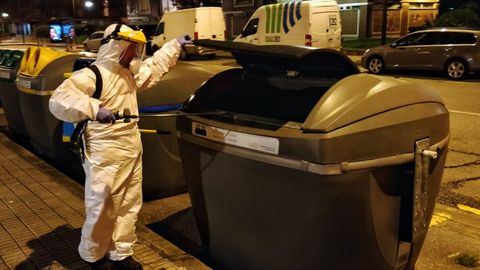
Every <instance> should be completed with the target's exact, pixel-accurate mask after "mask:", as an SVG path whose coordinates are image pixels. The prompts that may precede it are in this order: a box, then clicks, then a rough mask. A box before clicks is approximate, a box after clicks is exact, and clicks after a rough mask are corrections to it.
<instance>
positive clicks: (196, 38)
mask: <svg viewBox="0 0 480 270" xmlns="http://www.w3.org/2000/svg"><path fill="white" fill-rule="evenodd" d="M193 39H195V40H198V32H195V33H193Z"/></svg>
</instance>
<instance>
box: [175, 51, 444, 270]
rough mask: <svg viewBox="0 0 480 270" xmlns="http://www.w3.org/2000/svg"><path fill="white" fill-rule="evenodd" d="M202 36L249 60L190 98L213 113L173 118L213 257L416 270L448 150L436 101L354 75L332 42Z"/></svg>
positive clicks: (416, 90)
mask: <svg viewBox="0 0 480 270" xmlns="http://www.w3.org/2000/svg"><path fill="white" fill-rule="evenodd" d="M208 44H210V46H217V48H221V47H222V46H223V47H225V48H229V49H230V50H232V53H233V54H234V56H235V58H236V59H237V62H239V63H240V64H241V65H242V66H243V68H238V69H232V70H228V71H225V72H222V73H220V74H218V75H216V76H214V77H213V78H212V79H210V80H209V81H208V82H207V83H205V84H204V85H203V86H202V87H201V88H200V89H199V90H198V91H197V92H196V93H195V94H194V96H192V97H191V98H190V99H189V101H188V102H186V104H185V109H184V110H185V112H189V113H198V112H217V114H216V115H213V116H212V115H210V116H208V115H205V116H199V115H192V116H190V117H186V118H179V119H178V121H177V129H178V136H179V147H180V152H181V157H182V160H183V167H184V173H185V178H186V181H187V186H188V190H189V193H190V197H191V201H192V206H193V210H194V214H195V218H196V221H197V224H198V226H199V231H200V234H201V238H202V242H203V244H204V245H205V246H206V247H207V248H208V250H209V252H210V254H211V256H212V257H213V258H214V259H215V260H217V261H219V262H220V263H221V264H223V265H225V266H227V267H228V268H230V269H248V270H255V269H289V270H290V269H329V270H330V269H336V270H338V269H345V270H351V269H356V270H357V269H365V270H372V269H375V270H384V269H388V270H390V269H413V268H414V265H415V262H416V260H417V258H418V255H419V252H420V249H421V247H422V244H423V241H424V239H425V235H426V233H427V229H428V225H429V222H430V219H431V216H432V213H433V209H434V205H435V199H436V197H437V194H438V191H439V186H440V181H441V177H442V173H443V166H444V162H445V157H446V153H447V144H448V138H449V115H448V111H447V109H446V108H445V106H444V104H443V103H442V101H441V100H440V98H439V97H438V96H437V95H436V94H435V93H434V92H432V91H430V90H429V89H426V88H424V87H423V86H421V85H416V84H412V83H408V82H405V81H403V80H400V79H396V78H389V77H380V76H374V75H369V74H356V73H357V69H356V67H355V65H354V64H353V63H352V62H351V61H350V60H349V59H347V58H346V57H344V56H343V55H341V54H339V53H338V52H335V51H330V50H321V49H319V50H308V49H304V48H295V47H286V46H278V47H277V46H268V47H267V46H266V47H263V46H253V45H249V44H241V45H228V44H227V45H222V44H221V43H216V42H204V43H203V45H204V46H206V45H208ZM236 46H237V47H236ZM435 156H436V159H434V157H435Z"/></svg>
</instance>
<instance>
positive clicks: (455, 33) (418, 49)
mask: <svg viewBox="0 0 480 270" xmlns="http://www.w3.org/2000/svg"><path fill="white" fill-rule="evenodd" d="M362 63H363V66H364V67H365V68H366V69H368V70H369V72H371V73H374V74H380V73H382V72H384V71H385V70H400V69H406V70H440V71H443V72H444V74H445V76H447V77H448V78H450V79H454V80H459V79H463V78H465V76H467V75H468V74H469V73H470V72H476V71H480V30H474V29H460V28H434V29H429V30H422V31H417V32H414V33H411V34H408V35H406V36H404V37H402V38H400V39H398V40H396V41H394V42H393V43H391V44H390V45H384V46H379V47H375V48H371V49H368V50H367V51H366V52H365V53H364V54H363V56H362Z"/></svg>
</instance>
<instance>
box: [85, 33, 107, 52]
mask: <svg viewBox="0 0 480 270" xmlns="http://www.w3.org/2000/svg"><path fill="white" fill-rule="evenodd" d="M103 33H104V32H103V31H96V32H94V33H93V34H91V35H90V36H89V37H88V38H87V39H85V40H84V41H83V50H85V51H87V52H89V51H98V49H99V48H100V45H101V44H100V43H101V41H102V38H103Z"/></svg>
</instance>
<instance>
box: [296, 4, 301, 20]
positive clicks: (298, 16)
mask: <svg viewBox="0 0 480 270" xmlns="http://www.w3.org/2000/svg"><path fill="white" fill-rule="evenodd" d="M301 6H302V2H297V9H296V11H297V21H299V20H300V19H301V18H302V14H301V13H300V7H301Z"/></svg>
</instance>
